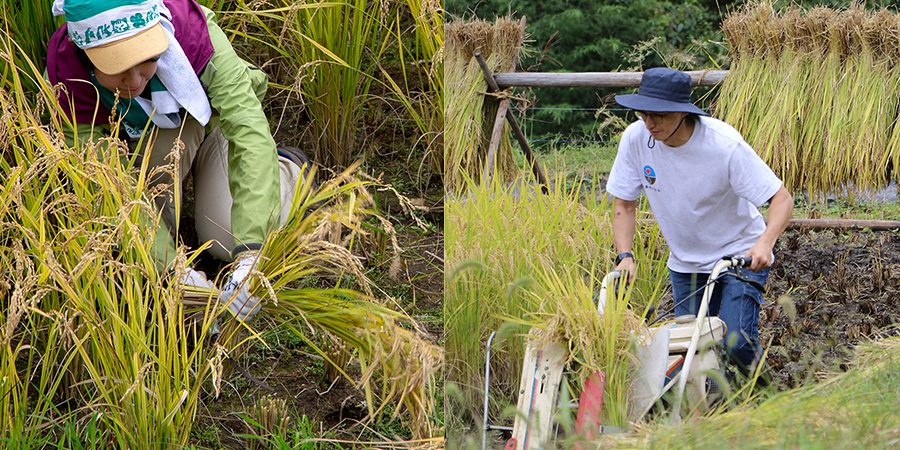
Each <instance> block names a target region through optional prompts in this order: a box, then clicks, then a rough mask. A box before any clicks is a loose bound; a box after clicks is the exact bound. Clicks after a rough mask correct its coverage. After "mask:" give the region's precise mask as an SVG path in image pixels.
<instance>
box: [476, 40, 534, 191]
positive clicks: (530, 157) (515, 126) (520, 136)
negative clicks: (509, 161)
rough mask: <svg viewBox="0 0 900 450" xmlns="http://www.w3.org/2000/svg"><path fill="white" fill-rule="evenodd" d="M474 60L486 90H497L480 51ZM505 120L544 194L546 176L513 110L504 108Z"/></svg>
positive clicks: (498, 89)
mask: <svg viewBox="0 0 900 450" xmlns="http://www.w3.org/2000/svg"><path fill="white" fill-rule="evenodd" d="M475 60H476V61H478V65H480V66H481V71H482V72H484V79H485V80H486V81H487V84H488V92H499V91H500V88H499V87H498V86H497V82H496V81H495V80H494V75H493V74H492V73H491V69H490V67H488V65H487V61H485V60H484V57H483V56H481V52H478V53H475ZM506 120H508V121H509V127H510V129H511V130H512V132H513V136H515V138H516V140H517V141H519V145H520V146H522V152H523V153H525V160H526V161H528V164H531V171H532V172H533V173H534V177H535V178H536V179H537V182H538V184H540V185H541V191H542V192H544V193H545V194H546V193H547V192H548V188H547V178H546V177H544V172H543V171H542V170H541V166H540V165H539V164H538V162H537V161H536V160H535V159H534V153H532V152H531V147H530V146H529V145H528V139H526V138H525V133H523V132H522V129H521V128H520V127H519V122H518V121H517V120H516V116H515V115H513V112H512V111H511V110H509V109H507V110H506Z"/></svg>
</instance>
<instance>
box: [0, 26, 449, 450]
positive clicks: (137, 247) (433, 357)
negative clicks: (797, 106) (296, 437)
mask: <svg viewBox="0 0 900 450" xmlns="http://www.w3.org/2000/svg"><path fill="white" fill-rule="evenodd" d="M11 45H12V44H11V41H10V40H9V39H8V37H7V36H5V35H3V34H0V46H2V47H0V56H2V57H4V58H7V59H6V62H7V64H9V66H10V67H11V68H12V70H11V71H9V72H7V73H5V74H4V79H3V80H2V81H3V82H2V86H7V87H10V89H8V90H7V89H6V88H3V89H0V112H2V115H0V117H2V121H0V271H2V273H4V274H5V278H4V279H3V280H2V282H0V304H2V305H3V307H2V308H0V311H2V313H0V318H2V319H3V322H0V370H2V371H3V373H2V375H3V378H2V379H0V386H2V388H3V389H4V391H3V392H4V395H3V396H2V400H0V418H2V419H4V420H3V422H2V423H0V442H4V444H8V446H11V447H13V448H18V447H20V446H30V445H35V446H39V445H41V443H42V442H48V443H54V442H58V441H60V439H61V436H63V435H65V436H66V439H68V440H69V441H71V442H75V441H77V442H85V441H89V442H92V443H96V444H97V445H99V446H100V447H102V448H172V447H183V446H185V445H187V444H188V439H189V437H190V432H191V429H192V427H193V425H194V423H195V420H196V412H197V408H198V406H199V405H200V404H201V403H202V402H203V401H205V400H207V399H209V398H211V397H212V395H214V393H217V392H218V389H219V387H218V385H219V383H220V382H221V381H222V377H223V376H224V371H223V369H224V367H223V365H224V364H223V363H224V361H225V360H226V359H228V358H234V357H237V356H239V355H240V351H241V349H242V348H243V346H242V345H241V344H242V342H243V339H242V338H241V335H240V334H237V333H236V332H237V329H236V327H235V322H234V321H230V320H229V319H228V315H227V314H228V313H227V312H226V311H225V310H224V308H223V307H222V305H220V304H218V303H217V302H216V297H215V292H205V293H202V295H200V294H201V293H198V292H196V291H194V290H189V291H188V290H183V289H182V288H181V287H179V284H178V283H174V282H172V279H178V278H179V277H180V274H179V273H177V271H176V273H174V274H166V273H163V272H159V271H158V269H157V265H156V263H155V261H154V260H153V258H152V257H151V256H150V254H149V252H148V249H149V248H150V245H151V242H150V240H151V239H152V238H153V236H155V234H156V227H157V221H156V220H148V219H149V218H155V217H156V208H155V207H154V206H153V205H152V202H150V201H149V197H148V195H151V194H149V193H147V192H145V187H146V181H147V180H148V179H149V177H151V176H152V174H149V173H147V168H146V167H135V166H133V163H134V159H131V158H133V156H129V155H128V154H127V148H126V147H125V146H124V145H123V144H122V143H121V142H119V141H116V140H114V139H112V138H109V139H104V140H102V141H101V142H93V143H84V144H83V145H82V146H80V147H78V148H77V149H76V148H70V147H68V146H66V145H65V143H64V139H63V134H62V132H61V123H59V120H61V117H65V116H64V115H63V114H62V113H61V112H60V108H59V105H58V104H57V103H56V96H55V94H54V93H53V92H52V90H51V88H50V87H49V86H47V85H46V84H44V82H43V80H42V78H41V77H40V75H39V74H40V72H41V71H40V70H39V69H38V68H36V67H35V66H33V65H28V66H24V67H19V66H17V65H16V63H15V62H14V61H12V60H10V59H8V55H10V54H12V53H11V52H10V51H9V49H10V47H11ZM26 62H28V61H27V60H26ZM23 79H28V80H30V82H31V83H34V85H36V86H38V87H39V88H40V91H39V92H38V94H39V97H38V99H39V100H38V103H36V104H35V103H33V99H32V98H31V94H29V93H28V92H27V89H26V88H25V83H24V82H23ZM44 116H46V117H49V120H50V122H49V123H43V122H42V121H41V120H40V117H44ZM294 201H295V203H294V206H295V207H294V208H293V209H292V216H291V217H290V218H289V224H288V226H287V227H286V228H285V229H282V230H281V231H279V232H277V233H275V234H274V235H272V236H271V237H270V238H269V239H268V240H267V242H266V243H265V246H264V249H263V251H262V253H263V256H264V257H265V258H266V259H265V260H264V262H263V263H262V264H260V266H259V271H260V273H261V274H262V275H265V279H266V280H268V282H263V281H262V280H263V278H262V277H258V278H255V281H256V282H257V283H258V286H257V288H256V289H255V292H257V293H258V295H259V296H260V297H263V298H265V299H267V300H268V301H267V303H266V305H265V306H264V308H263V310H264V312H263V314H271V315H274V316H275V318H276V322H278V323H286V324H288V325H293V326H294V328H295V329H296V330H297V332H298V334H301V335H302V336H304V337H307V339H309V337H310V336H312V335H314V334H316V333H319V332H326V333H331V334H332V335H334V336H336V337H337V338H339V339H343V340H344V341H345V342H347V343H348V344H349V345H350V346H351V347H353V348H354V349H357V350H358V353H357V356H358V358H359V360H360V362H361V365H362V366H363V374H362V377H360V379H359V380H356V381H357V382H358V383H359V385H360V386H361V387H363V388H364V389H366V393H367V405H369V407H370V412H371V416H372V418H376V417H377V416H378V415H379V414H380V413H381V412H382V411H384V410H386V409H391V410H392V411H394V415H395V416H396V415H400V414H401V413H402V414H403V418H404V419H405V420H406V421H407V423H408V424H409V426H410V429H411V430H412V431H413V433H414V434H415V435H416V436H417V437H422V436H429V435H430V434H432V433H433V432H434V428H435V427H434V425H433V410H434V405H433V400H432V399H433V398H434V396H433V395H429V394H430V392H429V391H428V389H430V388H432V387H433V379H432V378H433V373H434V371H435V370H436V366H437V365H438V364H439V363H440V355H439V354H438V352H437V349H436V348H435V346H434V345H432V344H430V343H428V342H426V341H424V340H423V339H422V338H421V337H420V336H419V334H417V333H415V331H410V330H415V323H414V322H413V321H412V319H410V318H409V317H407V316H405V315H403V314H400V313H397V312H394V311H391V310H390V309H389V308H386V307H384V306H381V305H380V304H378V303H377V302H375V301H374V300H373V299H372V298H371V296H370V295H367V294H363V293H360V292H358V291H355V290H352V289H349V288H333V289H304V288H302V287H298V284H299V283H301V282H302V281H303V280H304V279H305V278H306V277H319V276H322V277H325V276H329V275H335V276H336V277H338V278H340V277H342V276H349V275H354V274H356V275H357V279H358V280H360V282H361V283H366V282H367V281H366V280H365V277H363V276H360V275H361V274H360V273H359V272H358V267H359V262H358V259H357V258H356V257H355V256H353V255H352V254H350V252H349V251H348V250H347V248H346V246H345V245H344V244H345V243H344V241H343V240H344V239H347V238H350V239H352V238H353V237H354V236H356V235H357V233H358V231H359V222H360V220H362V219H363V218H364V217H366V215H367V213H368V212H370V211H371V210H370V209H368V208H369V206H370V205H371V196H370V195H369V194H367V192H366V190H365V186H364V183H360V182H357V181H354V180H353V179H352V172H345V173H343V174H341V176H340V177H339V178H337V179H335V180H332V181H330V182H326V183H325V184H324V185H323V187H322V188H321V189H320V190H317V191H315V192H312V191H310V187H309V184H308V183H305V182H304V183H303V184H302V185H301V189H298V192H297V196H296V197H295V199H294ZM355 232H356V233H355ZM179 252H180V253H179V255H178V258H179V259H180V260H181V261H183V262H184V263H190V259H191V258H190V257H188V256H187V255H185V254H184V253H183V251H181V250H180V251H179ZM222 275H223V276H224V273H223V274H222ZM345 284H346V283H345ZM361 285H362V286H365V285H364V284H361ZM354 286H357V285H354ZM188 317H189V318H190V320H186V318H188ZM216 317H220V318H221V319H222V320H223V321H224V323H225V324H226V326H225V331H223V335H222V336H221V337H220V339H219V340H218V341H216V342H210V341H209V339H208V338H209V334H210V333H209V330H210V328H211V326H212V324H213V322H214V320H215V319H216ZM246 332H247V335H248V336H250V337H249V338H250V339H260V337H259V336H260V334H258V333H256V331H255V330H253V329H250V328H247V329H246ZM310 340H311V339H310ZM321 353H322V354H323V356H325V352H321ZM326 357H327V356H326ZM374 380H378V381H379V383H378V384H377V385H376V384H375V383H374V382H373V381H374ZM375 386H377V387H378V388H380V389H377V390H376V389H375ZM397 401H402V402H403V404H404V405H405V406H406V410H405V411H404V410H403V409H402V408H388V407H389V406H391V405H392V403H394V402H397ZM84 424H89V426H84ZM73 434H74V435H75V436H73Z"/></svg>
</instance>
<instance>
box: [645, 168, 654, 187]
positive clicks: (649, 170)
mask: <svg viewBox="0 0 900 450" xmlns="http://www.w3.org/2000/svg"><path fill="white" fill-rule="evenodd" d="M644 178H645V179H647V182H648V183H650V184H653V183H656V172H654V171H653V168H652V167H650V166H644Z"/></svg>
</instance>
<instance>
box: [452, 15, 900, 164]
mask: <svg viewBox="0 0 900 450" xmlns="http://www.w3.org/2000/svg"><path fill="white" fill-rule="evenodd" d="M744 3H747V2H746V1H743V0H738V1H722V0H684V1H664V0H481V1H478V2H469V1H463V0H445V2H444V8H445V10H446V12H447V14H448V15H449V16H450V17H449V18H448V20H466V19H470V18H472V17H473V16H474V17H478V18H482V19H486V20H493V19H494V18H496V17H500V16H506V15H510V14H511V15H513V16H514V17H515V18H519V17H522V16H525V17H526V20H527V27H526V32H527V33H528V35H529V42H528V43H527V49H528V51H527V53H526V54H525V55H523V58H522V59H521V61H520V63H519V67H518V68H517V70H519V71H532V72H612V71H641V70H644V69H647V68H651V67H658V66H668V67H674V68H677V69H680V70H702V69H709V68H712V69H716V68H720V69H728V49H727V44H726V43H725V42H724V38H723V36H722V33H721V31H720V29H719V24H720V22H721V20H722V19H723V18H724V17H725V15H726V14H727V13H728V12H730V11H732V10H734V8H737V7H740V6H741V5H743V4H744ZM851 3H852V2H851V1H848V0H845V1H840V0H833V1H793V2H788V1H779V2H775V5H776V7H778V6H787V5H791V4H801V5H802V6H804V7H812V6H818V5H823V6H829V7H832V8H836V9H843V8H846V7H848V6H849V5H850V4H851ZM898 3H900V2H887V1H878V0H869V1H866V2H865V4H866V7H867V8H878V7H889V8H891V9H894V10H896V9H897V4H898ZM707 91H708V89H697V90H695V95H696V96H697V97H698V98H700V97H703V96H704V94H705V93H706V92H707ZM623 92H624V91H623V90H621V89H596V90H593V89H585V88H543V89H534V90H529V89H520V90H519V91H518V92H517V96H519V97H523V98H526V99H529V100H531V101H533V102H534V103H533V105H531V108H530V109H528V111H527V113H526V116H525V117H523V118H522V119H523V120H522V121H523V122H524V123H525V125H526V128H527V133H528V134H529V135H530V137H531V139H533V140H534V141H535V142H536V143H537V144H538V146H540V144H541V142H546V141H547V140H551V141H552V140H554V139H569V138H572V139H576V140H606V139H611V138H612V135H614V134H616V133H618V131H619V130H618V129H616V128H615V127H603V126H602V125H601V124H602V123H603V122H604V121H605V119H606V117H607V116H606V114H604V113H609V114H613V115H615V116H618V117H623V115H624V112H622V111H617V110H618V109H619V108H618V105H616V104H615V102H613V100H612V94H616V93H623ZM703 103H704V102H701V104H703ZM604 107H605V108H608V110H607V111H598V109H601V108H604Z"/></svg>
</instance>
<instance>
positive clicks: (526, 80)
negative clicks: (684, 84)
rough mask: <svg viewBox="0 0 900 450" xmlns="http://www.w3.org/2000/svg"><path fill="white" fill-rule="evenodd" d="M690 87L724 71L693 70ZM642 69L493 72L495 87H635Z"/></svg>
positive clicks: (706, 82)
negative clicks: (571, 71) (570, 71)
mask: <svg viewBox="0 0 900 450" xmlns="http://www.w3.org/2000/svg"><path fill="white" fill-rule="evenodd" d="M685 73H687V74H688V75H690V76H691V82H692V83H693V85H694V86H715V85H717V84H719V83H720V82H721V81H722V80H724V79H725V76H726V75H728V71H727V70H693V71H689V72H685ZM643 75H644V73H643V72H581V73H561V72H521V73H498V74H496V75H494V78H495V79H496V81H497V86H498V87H499V89H506V88H510V87H536V88H541V87H584V88H636V87H638V86H640V85H641V77H642V76H643Z"/></svg>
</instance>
